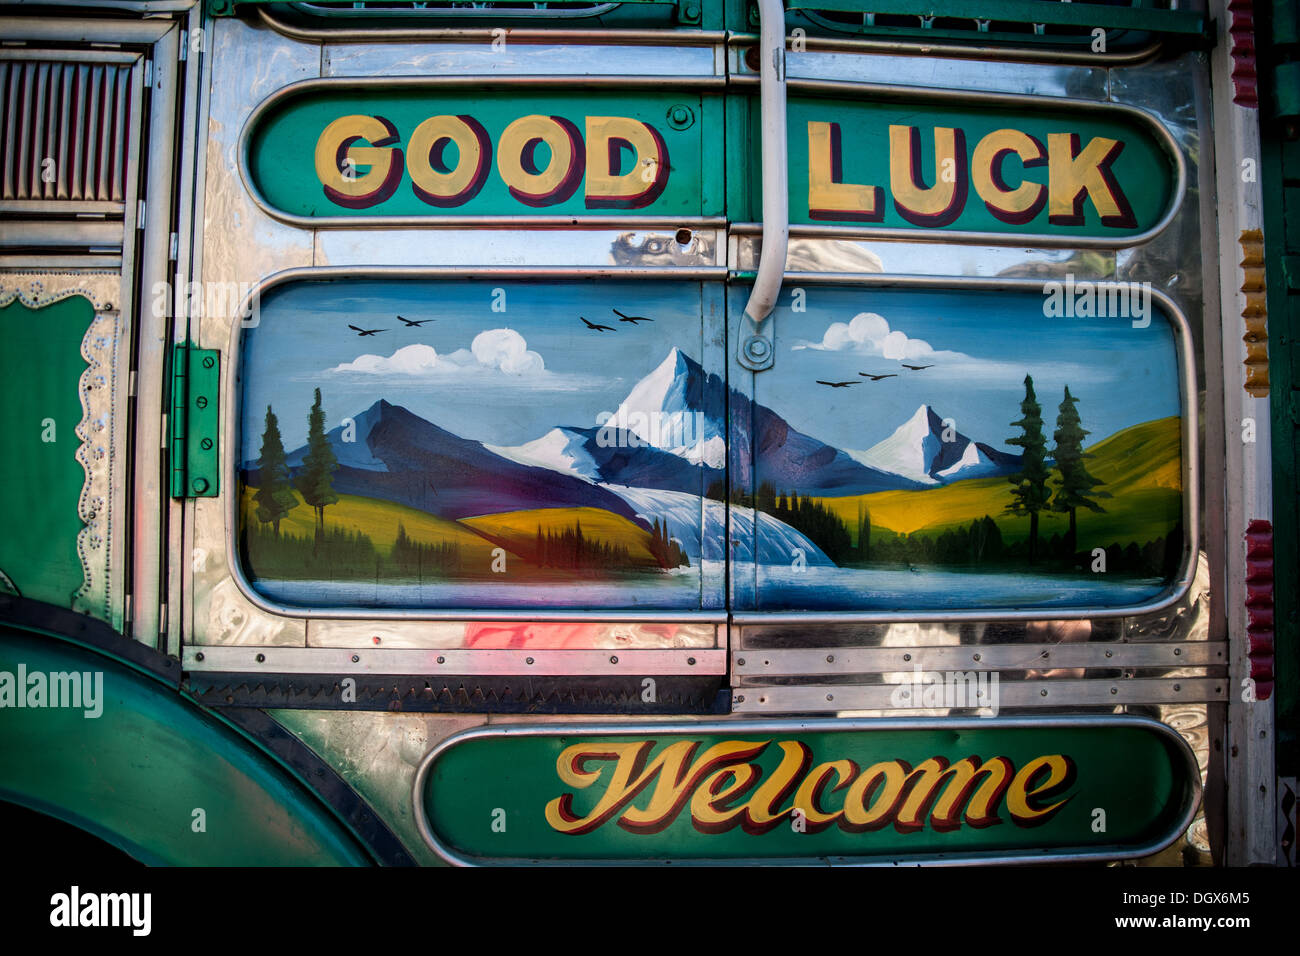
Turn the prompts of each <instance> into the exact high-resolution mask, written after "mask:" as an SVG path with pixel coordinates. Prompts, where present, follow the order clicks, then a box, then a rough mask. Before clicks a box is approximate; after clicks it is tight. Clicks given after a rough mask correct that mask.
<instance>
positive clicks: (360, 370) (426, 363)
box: [326, 329, 546, 378]
mask: <svg viewBox="0 0 1300 956" xmlns="http://www.w3.org/2000/svg"><path fill="white" fill-rule="evenodd" d="M545 371H546V363H545V362H543V361H542V357H541V355H539V354H538V353H537V352H534V351H531V350H530V349H529V348H528V343H527V342H525V341H524V337H523V336H522V335H520V334H519V333H518V332H516V331H515V330H514V329H488V330H486V331H484V332H480V333H479V334H478V335H476V336H474V341H473V342H472V343H471V344H470V347H469V348H468V349H456V351H454V352H449V353H447V354H444V355H440V354H439V353H438V351H437V349H435V348H434V347H433V346H432V345H405V346H403V347H402V348H400V349H398V350H397V351H396V352H394V353H393V354H392V355H389V356H387V357H385V356H382V355H373V354H369V353H367V354H365V355H358V356H357V357H356V358H355V359H353V360H352V361H351V362H344V363H342V364H340V365H336V366H334V367H333V368H331V369H327V370H326V372H327V373H328V374H334V375H350V376H360V375H377V376H387V377H390V378H449V377H454V376H463V375H473V376H476V377H483V376H496V375H509V376H514V377H516V378H535V377H537V376H540V375H542V374H543V373H544V372H545Z"/></svg>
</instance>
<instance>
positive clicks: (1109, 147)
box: [1047, 133, 1137, 228]
mask: <svg viewBox="0 0 1300 956" xmlns="http://www.w3.org/2000/svg"><path fill="white" fill-rule="evenodd" d="M1123 149H1124V144H1123V143H1121V142H1120V141H1119V140H1115V139H1107V138H1106V137H1104V136H1094V137H1093V138H1092V139H1090V140H1089V141H1088V145H1087V146H1085V147H1084V148H1083V149H1082V150H1080V149H1079V136H1078V134H1077V133H1049V134H1048V136H1047V169H1048V180H1047V181H1048V192H1049V196H1048V202H1047V206H1048V208H1047V218H1048V221H1049V222H1051V223H1052V224H1053V225H1056V226H1079V225H1082V224H1083V221H1084V216H1083V200H1084V198H1085V197H1086V198H1088V199H1089V200H1091V201H1092V206H1093V208H1094V209H1095V210H1097V215H1098V216H1100V217H1101V223H1102V225H1103V226H1116V227H1121V228H1132V227H1133V226H1135V225H1137V220H1136V219H1134V217H1133V210H1132V209H1131V208H1130V207H1129V204H1128V199H1127V198H1126V197H1125V196H1124V192H1123V190H1121V189H1120V188H1119V183H1117V182H1116V181H1115V177H1114V176H1113V175H1112V174H1111V171H1110V165H1111V163H1113V162H1114V161H1115V159H1116V158H1117V157H1118V156H1119V154H1120V152H1121V151H1122V150H1123Z"/></svg>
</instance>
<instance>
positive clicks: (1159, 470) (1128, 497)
mask: <svg viewBox="0 0 1300 956" xmlns="http://www.w3.org/2000/svg"><path fill="white" fill-rule="evenodd" d="M1180 429H1181V422H1180V419H1178V418H1161V419H1157V420H1156V421H1152V422H1144V423H1143V424H1141V425H1134V426H1132V427H1131V428H1126V429H1124V430H1123V431H1119V432H1116V433H1115V434H1114V435H1111V436H1110V437H1108V438H1106V439H1104V440H1103V441H1099V442H1097V444H1095V445H1093V446H1091V447H1089V448H1088V453H1089V454H1090V455H1092V456H1093V457H1092V458H1091V459H1089V461H1088V463H1087V464H1088V470H1089V472H1090V473H1091V474H1092V475H1093V476H1094V477H1096V478H1099V479H1101V480H1102V481H1104V482H1105V484H1104V485H1101V486H1100V487H1099V488H1098V489H1097V490H1098V491H1105V492H1109V493H1110V494H1111V495H1112V496H1113V497H1111V498H1101V499H1098V504H1100V505H1101V506H1102V507H1103V508H1104V509H1106V510H1105V512H1104V513H1101V514H1097V513H1094V512H1092V511H1089V510H1087V509H1084V508H1081V509H1079V511H1078V524H1079V542H1078V546H1079V548H1080V549H1091V548H1094V547H1104V546H1106V545H1108V544H1111V543H1112V542H1119V543H1120V544H1127V543H1128V542H1136V543H1138V544H1144V543H1145V542H1147V541H1152V540H1155V539H1156V538H1160V537H1164V536H1165V535H1167V534H1168V533H1169V531H1170V529H1171V528H1173V526H1174V525H1176V524H1177V523H1178V522H1179V521H1180V520H1181V518H1182V463H1181V449H1182V439H1181V432H1180ZM816 500H818V501H819V502H821V503H822V504H823V505H825V506H826V507H828V508H830V509H831V510H832V511H834V512H835V514H836V515H837V516H838V517H839V518H840V519H841V520H843V521H844V523H845V524H846V525H847V526H848V527H849V528H850V531H851V533H856V532H855V530H854V529H856V528H857V522H858V508H859V505H862V506H864V507H865V508H866V509H867V510H868V511H869V512H870V514H871V525H872V527H873V528H880V529H887V530H890V531H894V532H896V533H898V534H916V533H917V532H924V533H926V534H930V535H937V534H940V533H942V532H943V531H946V530H948V529H950V528H956V527H965V526H968V525H969V524H970V523H971V522H972V521H974V520H975V519H977V518H982V517H984V515H988V516H989V517H991V518H992V519H993V520H994V521H996V522H997V525H998V528H999V529H1000V530H1001V532H1002V538H1003V540H1004V541H1006V542H1008V543H1010V542H1014V541H1022V540H1024V539H1025V538H1026V537H1028V535H1029V519H1028V518H1027V517H1014V516H1012V515H1007V514H1003V511H1004V509H1005V508H1006V507H1007V505H1008V504H1010V502H1011V484H1010V483H1009V482H1008V481H1007V479H1006V478H970V479H967V480H966V481H958V482H954V483H953V484H951V485H946V486H943V487H938V488H927V489H924V490H921V491H879V492H876V493H874V494H869V495H851V496H848V497H843V498H819V499H816ZM1068 527H1069V516H1068V515H1065V514H1058V513H1055V512H1046V511H1044V512H1041V513H1040V514H1039V520H1038V533H1039V535H1040V536H1041V537H1045V538H1050V537H1051V536H1052V535H1053V534H1061V535H1064V534H1065V533H1066V530H1067V529H1068ZM855 543H856V542H855Z"/></svg>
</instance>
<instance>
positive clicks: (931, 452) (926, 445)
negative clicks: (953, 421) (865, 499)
mask: <svg viewBox="0 0 1300 956" xmlns="http://www.w3.org/2000/svg"><path fill="white" fill-rule="evenodd" d="M848 454H849V455H850V456H851V457H852V458H854V459H855V460H856V461H859V462H861V463H862V464H864V465H867V466H869V467H872V468H878V469H880V470H881V471H888V472H890V473H892V474H895V475H901V476H903V477H904V478H910V479H912V480H913V481H919V482H921V483H923V484H928V485H937V484H945V483H947V482H951V481H956V480H959V479H962V478H977V477H985V476H990V475H1002V474H1009V473H1010V472H1011V471H1013V470H1014V469H1015V467H1016V466H1017V464H1018V459H1017V458H1016V456H1015V455H1011V454H1007V453H1006V452H1000V451H997V450H995V449H993V448H991V447H990V446H988V445H985V444H983V443H982V442H975V441H971V439H970V438H968V437H966V436H965V435H963V434H962V433H961V432H959V431H957V429H956V427H955V426H952V425H949V424H945V420H944V419H943V418H942V417H941V416H940V415H939V414H938V413H937V412H936V411H935V410H934V409H933V408H931V407H930V406H929V405H922V406H921V407H920V408H918V409H917V410H916V412H915V413H913V415H912V417H911V418H909V419H908V420H907V421H905V422H904V423H903V424H902V425H899V426H898V428H896V429H894V433H893V434H892V435H890V436H889V437H888V438H886V439H884V440H883V441H880V442H877V443H876V444H874V445H872V446H871V447H870V448H868V449H867V450H866V451H857V452H854V451H851V452H849V453H848Z"/></svg>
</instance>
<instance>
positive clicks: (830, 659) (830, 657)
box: [826, 654, 835, 664]
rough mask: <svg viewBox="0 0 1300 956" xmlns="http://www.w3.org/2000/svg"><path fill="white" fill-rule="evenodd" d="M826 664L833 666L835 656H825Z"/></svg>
mask: <svg viewBox="0 0 1300 956" xmlns="http://www.w3.org/2000/svg"><path fill="white" fill-rule="evenodd" d="M826 663H827V664H834V663H835V655H834V654H827V655H826Z"/></svg>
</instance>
